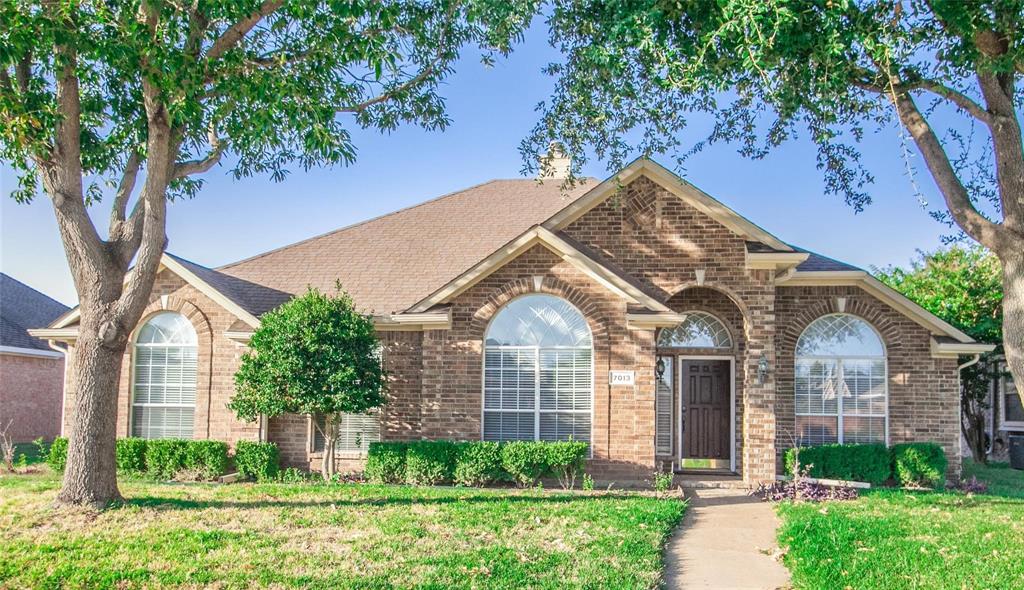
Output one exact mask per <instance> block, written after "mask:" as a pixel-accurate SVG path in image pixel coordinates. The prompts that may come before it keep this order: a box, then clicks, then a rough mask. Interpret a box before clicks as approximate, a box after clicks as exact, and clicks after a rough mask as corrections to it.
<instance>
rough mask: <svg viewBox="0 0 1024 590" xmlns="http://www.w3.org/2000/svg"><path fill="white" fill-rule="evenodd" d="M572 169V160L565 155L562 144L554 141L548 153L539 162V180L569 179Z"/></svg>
mask: <svg viewBox="0 0 1024 590" xmlns="http://www.w3.org/2000/svg"><path fill="white" fill-rule="evenodd" d="M571 167H572V158H570V157H569V156H567V155H566V154H565V149H564V148H563V147H562V144H560V143H558V142H557V141H552V142H551V145H550V146H549V147H548V153H547V154H546V155H543V156H541V157H540V158H539V159H538V161H537V178H541V179H543V178H552V179H564V178H568V177H569V169H570V168H571Z"/></svg>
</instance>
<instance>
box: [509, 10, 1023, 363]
mask: <svg viewBox="0 0 1024 590" xmlns="http://www.w3.org/2000/svg"><path fill="white" fill-rule="evenodd" d="M552 4H553V8H552V12H551V16H550V19H549V24H550V28H551V42H552V44H553V45H554V46H555V47H556V48H558V49H560V50H561V52H562V54H563V57H562V59H561V60H559V61H557V62H555V63H552V64H550V65H549V66H548V68H547V72H548V73H550V74H551V75H552V76H553V77H554V78H555V90H554V92H553V95H552V97H551V98H550V100H548V101H546V102H544V103H541V104H540V105H539V111H540V114H541V119H540V121H539V122H538V124H537V125H536V127H535V129H534V130H533V132H532V133H531V135H530V136H529V137H528V138H527V139H526V140H525V141H524V143H523V145H522V151H523V152H524V156H528V157H526V160H527V162H528V163H527V168H528V169H531V168H533V167H534V166H535V165H534V164H532V156H531V154H536V153H543V152H544V151H545V150H546V149H547V146H549V145H550V143H551V142H552V141H558V142H560V143H561V144H562V146H563V147H564V149H565V150H566V152H567V153H569V154H571V155H572V156H573V157H574V160H573V166H574V170H575V171H577V172H578V171H579V170H580V169H581V166H582V165H583V163H584V162H585V161H586V159H587V157H588V156H589V155H591V154H593V155H596V156H597V157H599V158H602V159H605V160H606V161H607V162H608V163H609V167H610V168H613V169H615V168H618V167H619V166H621V165H622V164H623V163H624V161H625V160H626V159H627V158H629V157H632V155H634V154H640V155H646V154H654V153H672V154H674V155H676V156H677V157H678V158H679V159H680V165H681V163H682V161H683V160H684V159H685V158H686V157H687V156H688V155H690V154H693V153H694V152H696V151H699V150H701V149H702V148H703V147H705V146H707V145H708V144H709V143H714V142H732V143H734V144H737V145H738V146H739V151H740V153H741V154H743V155H744V156H748V157H751V158H761V157H764V156H765V155H767V154H768V153H770V152H771V151H772V150H773V149H775V148H777V147H778V146H780V145H781V144H783V143H784V142H786V141H787V140H789V139H792V138H794V137H795V136H797V135H803V136H804V137H806V138H809V139H810V140H811V141H813V142H814V144H815V145H816V147H817V164H818V167H819V169H820V170H821V171H822V173H823V175H824V179H825V186H826V189H827V190H828V192H830V193H834V194H838V195H841V196H842V197H844V198H845V200H846V202H847V203H849V204H850V205H851V206H853V207H854V208H855V209H857V210H860V209H862V208H863V207H865V206H867V205H868V204H869V203H870V202H871V194H870V192H869V188H870V187H869V185H870V184H871V182H872V177H871V175H870V173H869V171H868V170H867V169H866V168H865V167H864V166H862V162H861V152H860V149H859V147H858V144H859V142H860V140H861V138H862V137H863V136H864V135H865V134H866V133H869V132H871V131H873V130H875V129H878V128H883V127H887V126H892V127H895V128H897V129H899V130H900V136H901V138H903V143H904V149H905V150H907V152H909V149H911V148H910V146H911V145H913V146H915V147H916V148H917V151H918V152H919V153H920V155H921V157H922V159H923V161H924V163H925V165H926V166H927V170H928V172H929V173H930V175H931V177H932V179H933V180H934V181H935V183H936V185H937V186H938V189H939V192H940V193H941V194H942V197H943V199H944V200H945V205H946V207H945V210H944V211H937V212H936V215H937V216H938V217H940V218H941V219H943V220H947V221H950V222H954V223H956V224H957V225H959V227H960V228H961V229H963V231H964V232H966V233H967V234H969V235H970V236H971V237H972V238H974V239H975V240H976V241H978V242H979V243H981V244H983V245H984V246H986V247H987V248H988V249H989V250H991V251H992V252H993V253H995V254H996V255H997V256H998V257H999V259H1000V261H1001V262H1002V271H1003V277H1002V280H1003V290H1004V293H1005V295H1006V298H1005V309H1004V314H1003V318H1004V333H1005V336H1006V338H1005V348H1006V358H1007V361H1008V363H1009V365H1010V367H1011V369H1012V371H1013V373H1014V375H1016V377H1017V381H1018V382H1024V147H1022V144H1021V128H1020V108H1021V105H1022V98H1021V94H1020V93H1019V92H1018V90H1017V85H1016V79H1017V77H1018V76H1019V75H1020V74H1021V73H1024V34H1022V33H1024V31H1022V28H1021V27H1022V26H1024V2H1022V0H979V1H973V2H965V1H962V0H875V1H864V0H717V1H714V2H712V1H708V2H700V1H696V2H684V1H676V0H640V1H636V2H609V1H607V0H553V2H552ZM695 114H696V115H699V116H697V117H695V118H696V120H697V122H698V123H700V124H701V126H695V127H693V128H691V127H690V126H688V123H690V118H691V117H693V116H694V115H695ZM708 118H710V119H711V125H710V131H706V130H705V129H704V128H703V126H702V125H703V124H704V122H705V121H706V120H707V119H708ZM936 125H942V126H944V127H947V129H945V132H943V130H941V129H940V130H938V131H936V129H935V126H936ZM907 165H908V166H909V167H912V162H911V161H910V159H909V156H908V157H907Z"/></svg>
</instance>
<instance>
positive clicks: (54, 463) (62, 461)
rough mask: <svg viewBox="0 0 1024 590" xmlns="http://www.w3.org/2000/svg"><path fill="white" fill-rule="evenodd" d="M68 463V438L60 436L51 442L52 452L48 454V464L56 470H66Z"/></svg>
mask: <svg viewBox="0 0 1024 590" xmlns="http://www.w3.org/2000/svg"><path fill="white" fill-rule="evenodd" d="M67 463H68V439H66V438H64V437H62V436H58V437H57V438H55V439H53V442H52V443H51V444H50V452H49V453H48V454H47V455H46V464H47V465H49V466H50V469H53V470H54V471H64V467H65V466H66V465H67Z"/></svg>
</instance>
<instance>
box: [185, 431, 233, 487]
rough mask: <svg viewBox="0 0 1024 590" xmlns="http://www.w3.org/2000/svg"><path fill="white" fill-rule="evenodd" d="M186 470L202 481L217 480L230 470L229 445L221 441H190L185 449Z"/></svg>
mask: <svg viewBox="0 0 1024 590" xmlns="http://www.w3.org/2000/svg"><path fill="white" fill-rule="evenodd" d="M185 469H189V470H192V471H194V472H196V474H197V475H198V476H199V478H200V479H216V478H218V477H220V476H222V475H224V474H225V473H227V470H228V444H227V443H225V442H221V441H219V440H190V441H188V445H186V447H185Z"/></svg>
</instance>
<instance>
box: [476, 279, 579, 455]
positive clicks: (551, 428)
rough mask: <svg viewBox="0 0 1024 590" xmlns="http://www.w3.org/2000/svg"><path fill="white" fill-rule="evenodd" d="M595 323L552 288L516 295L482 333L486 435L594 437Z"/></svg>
mask: <svg viewBox="0 0 1024 590" xmlns="http://www.w3.org/2000/svg"><path fill="white" fill-rule="evenodd" d="M593 356H594V354H593V343H592V338H591V334H590V328H589V327H588V326H587V321H586V319H585V318H584V317H583V314H581V313H580V312H579V310H578V309H576V308H575V307H574V306H573V305H572V304H571V303H569V302H568V301H565V300H564V299H560V298H558V297H554V296H551V295H541V294H536V295H525V296H523V297H519V298H517V299H514V300H512V301H511V302H510V303H509V304H508V305H506V306H505V307H503V308H502V309H501V311H499V312H498V314H497V315H496V316H495V317H494V319H493V320H492V321H491V325H490V326H489V327H488V329H487V333H486V335H485V336H484V391H483V397H484V412H483V414H484V415H483V422H484V423H483V433H482V434H483V439H484V440H493V441H504V440H566V439H570V438H571V439H574V440H580V441H590V424H591V412H592V408H593V401H592V400H593V395H594V388H593V378H594V360H593Z"/></svg>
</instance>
